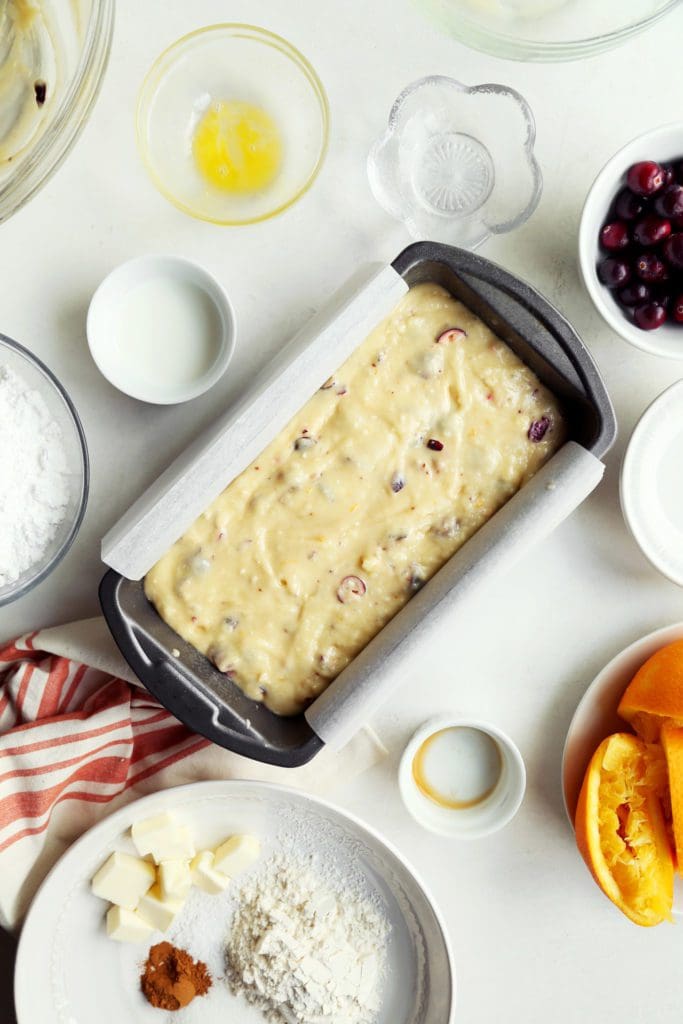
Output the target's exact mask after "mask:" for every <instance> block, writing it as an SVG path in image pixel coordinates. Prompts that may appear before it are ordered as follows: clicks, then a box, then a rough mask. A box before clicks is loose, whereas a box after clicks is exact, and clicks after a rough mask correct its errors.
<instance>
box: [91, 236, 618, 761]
mask: <svg viewBox="0 0 683 1024" xmlns="http://www.w3.org/2000/svg"><path fill="white" fill-rule="evenodd" d="M383 275H384V276H383V277H381V278H377V279H375V282H374V284H372V285H371V286H368V289H369V290H372V289H374V293H375V298H376V297H377V295H376V293H377V292H378V289H379V288H380V285H381V286H382V287H386V286H387V282H388V288H389V291H391V290H392V288H394V285H393V284H392V282H393V281H398V280H399V279H402V280H401V281H399V284H401V287H402V289H403V291H405V289H406V287H410V286H412V285H415V284H418V283H420V282H423V281H432V282H435V283H437V284H440V285H442V286H443V287H444V288H446V289H447V290H448V291H449V292H450V293H451V294H452V295H453V296H454V297H455V298H456V299H459V300H460V301H462V302H463V303H464V304H465V305H466V306H468V307H469V308H470V309H471V310H472V311H473V312H474V313H476V314H477V315H478V316H479V317H480V318H481V319H482V320H483V321H484V322H485V323H487V324H488V325H489V327H490V328H491V329H492V330H493V331H495V333H496V334H497V335H498V336H499V337H501V338H502V339H503V340H504V341H505V342H506V343H507V344H508V345H509V347H510V348H511V349H512V350H513V351H514V352H515V353H516V354H517V355H518V356H519V357H520V358H521V359H522V360H523V361H524V362H525V363H526V364H527V365H528V366H530V367H531V368H532V369H533V370H534V371H535V373H536V374H537V375H538V377H539V378H540V379H541V381H542V382H543V383H544V384H545V385H546V386H547V387H548V388H549V389H550V390H551V391H552V392H553V393H554V394H555V395H556V396H557V397H558V398H559V399H560V400H561V401H562V403H563V407H564V412H565V415H566V419H567V423H568V430H569V440H568V442H567V443H566V444H565V445H564V446H563V448H562V449H560V451H559V452H557V453H556V454H555V455H554V456H553V458H552V459H550V460H549V462H548V463H547V464H546V465H545V466H544V467H542V469H541V470H540V471H539V472H538V473H537V474H536V475H535V476H534V477H533V478H532V479H531V480H530V481H529V482H528V483H527V484H526V485H525V486H524V487H523V488H522V489H521V490H520V491H519V492H518V493H517V494H516V495H514V496H513V498H511V499H510V501H508V502H507V504H506V505H504V506H503V508H502V509H500V510H499V511H498V512H497V513H496V514H495V515H494V516H493V517H492V518H491V519H490V520H489V521H488V522H487V523H486V524H485V525H484V526H483V527H482V528H481V529H480V530H479V531H478V532H477V533H476V534H475V535H474V536H473V537H471V538H470V539H469V540H468V541H467V542H466V543H465V544H464V545H463V546H462V548H460V549H459V551H458V552H456V554H455V555H454V556H453V557H452V558H451V559H450V560H449V561H448V562H447V563H446V565H445V566H443V567H442V569H441V570H439V572H437V573H436V574H435V576H434V577H432V579H431V580H430V581H429V582H428V583H427V584H426V585H425V586H424V587H423V588H422V590H420V591H419V593H418V594H416V595H415V596H414V597H413V598H412V599H411V600H410V601H409V602H408V604H406V605H405V606H404V608H403V609H401V611H399V612H398V614H397V615H396V616H394V618H393V619H392V620H391V621H390V622H389V623H388V624H387V625H386V626H385V627H384V628H383V629H382V630H381V631H380V633H378V634H377V636H376V637H375V638H374V639H373V640H371V641H370V643H369V644H368V645H367V646H366V647H365V649H364V650H363V651H362V652H361V653H360V654H359V655H358V656H357V657H356V658H354V660H353V661H352V662H351V663H350V665H348V666H347V668H346V669H345V670H344V671H343V672H342V673H341V674H340V675H339V676H338V677H337V679H335V680H334V681H333V682H332V683H331V684H330V685H329V687H328V688H327V690H325V691H324V692H323V693H322V694H321V695H320V696H319V697H318V698H317V699H316V700H315V701H314V702H313V704H311V706H310V707H309V708H308V709H307V710H306V711H305V712H304V713H302V714H299V715H295V716H292V717H287V718H283V717H280V716H277V715H275V714H273V713H272V712H271V711H269V710H268V709H267V708H266V707H264V706H263V705H261V704H258V703H256V702H254V701H252V700H250V699H249V698H248V697H247V696H246V695H245V694H244V693H243V692H242V691H241V690H240V689H239V687H237V686H236V685H235V684H234V683H232V682H231V681H230V680H229V679H228V678H227V677H226V676H225V675H223V674H222V673H220V672H219V671H218V670H217V669H216V668H215V666H214V665H212V664H211V662H210V661H208V659H207V658H205V657H204V656H203V655H202V654H200V653H199V652H198V651H197V650H196V649H195V648H193V647H192V646H191V645H190V644H188V643H187V642H185V641H184V640H182V639H181V638H180V637H179V636H178V635H177V634H176V633H175V632H174V631H173V630H172V629H171V628H170V627H169V626H168V625H167V624H166V623H165V622H164V621H163V620H162V619H161V618H160V617H159V615H158V614H157V612H156V610H155V609H154V608H153V606H152V605H151V604H150V603H149V602H148V600H147V598H146V597H145V593H144V589H143V582H142V580H141V579H132V578H127V577H128V576H130V575H133V570H132V569H131V570H130V571H128V572H127V573H126V575H124V574H123V572H121V571H116V569H117V568H118V566H119V565H120V564H124V565H125V564H126V561H125V558H123V557H122V556H120V555H119V554H118V552H120V551H121V550H131V551H137V550H138V548H139V545H140V538H143V539H144V537H145V531H147V534H149V535H152V534H153V535H154V536H155V537H156V536H157V535H158V533H159V530H158V529H155V526H154V518H153V515H152V513H150V508H151V509H152V512H154V511H155V510H158V509H161V510H162V511H164V510H167V509H168V507H169V505H170V503H171V502H172V501H174V502H175V503H176V504H177V503H178V497H179V494H180V495H181V497H182V486H183V480H184V479H185V478H186V477H187V469H186V467H187V466H188V465H189V466H191V465H192V464H193V463H192V459H194V458H195V457H196V454H197V452H203V453H204V455H206V453H207V452H209V454H210V453H211V451H213V450H214V448H212V447H211V445H214V447H215V436H214V438H213V440H212V441H211V442H210V443H209V442H207V443H206V444H204V446H202V444H201V443H197V444H195V445H194V446H193V447H192V450H191V452H190V454H189V459H190V461H189V462H187V461H186V463H185V464H184V466H183V464H182V463H181V464H180V465H179V466H176V467H175V469H174V467H171V469H169V471H167V474H165V475H164V477H162V478H161V480H160V481H159V482H158V483H157V486H156V489H155V490H154V493H153V499H152V498H150V497H149V496H143V498H142V499H140V502H139V503H137V504H136V506H134V507H133V509H132V510H131V512H130V514H127V516H126V517H124V520H123V521H122V524H119V526H118V527H117V528H115V529H114V530H113V531H112V532H111V537H110V539H109V543H106V541H107V538H105V543H103V558H104V560H105V561H106V562H107V563H108V564H110V565H114V566H115V568H113V569H110V570H109V571H108V572H107V573H106V574H105V576H104V578H103V580H102V582H101V585H100V601H101V605H102V610H103V612H104V615H105V618H106V620H107V622H108V624H109V628H110V629H111V632H112V634H113V636H114V639H115V640H116V642H117V644H118V646H119V648H120V649H121V651H122V653H123V655H124V657H125V658H126V660H127V661H128V663H129V665H130V666H131V668H132V669H133V670H134V672H135V673H136V675H137V676H138V677H139V678H140V680H141V681H142V683H143V684H144V685H145V686H146V687H147V689H148V690H149V691H150V692H151V693H152V694H154V696H155V697H157V699H158V700H159V701H160V702H161V703H162V704H163V705H164V706H165V707H167V708H168V709H169V711H171V712H172V713H173V714H174V715H175V716H176V717H177V718H179V719H180V721H182V722H184V723H185V724H186V725H187V726H189V727H190V728H191V729H193V730H195V731H196V732H198V733H201V734H202V735H204V736H206V737H208V738H209V739H211V740H213V742H215V743H217V744H218V745H219V746H222V747H225V748H227V749H229V750H232V751H235V752H236V753H239V754H243V755H245V756H247V757H251V758H254V759H256V760H258V761H264V762H267V763H270V764H276V765H281V766H286V767H294V766H297V765H301V764H304V763H306V762H307V761H310V760H311V758H313V757H314V756H315V754H316V753H317V752H318V751H319V750H320V749H321V748H322V746H323V745H324V744H325V743H329V744H331V745H333V746H339V745H341V744H342V743H343V742H345V741H346V740H347V739H348V738H349V736H350V735H352V733H353V732H354V731H355V729H357V728H358V727H359V726H360V725H361V724H362V722H363V721H364V720H366V718H367V717H368V716H369V715H370V714H371V713H372V712H373V711H374V710H375V709H376V707H377V706H378V705H379V703H380V702H381V701H382V700H384V699H386V698H387V696H388V695H389V694H390V692H391V689H392V666H393V665H394V664H395V662H396V660H397V659H398V658H399V657H401V651H402V648H403V647H404V645H405V644H407V643H411V642H414V641H415V640H416V639H417V637H418V635H419V633H420V632H422V631H423V630H424V629H425V628H426V627H427V623H428V622H429V623H430V624H433V623H434V622H435V621H436V620H438V618H439V616H437V615H435V614H434V613H435V610H436V608H437V606H438V607H439V611H440V612H442V611H443V612H444V613H445V612H446V611H448V610H449V608H454V607H456V606H457V603H458V602H459V601H464V600H467V597H468V595H469V593H470V592H471V590H472V589H473V588H474V586H478V585H479V584H480V582H481V581H482V580H483V579H485V578H486V577H487V576H488V575H489V574H490V573H491V572H492V571H495V570H496V569H497V568H500V567H501V566H504V565H506V564H508V563H510V562H512V561H513V560H515V559H516V558H518V557H519V556H520V555H521V554H522V553H523V552H524V550H525V549H526V548H528V547H530V546H531V544H532V543H534V542H535V541H536V540H537V539H538V538H540V537H542V536H543V535H544V534H546V533H547V532H549V531H550V530H551V529H552V528H554V526H556V525H557V524H558V523H559V522H560V521H561V520H562V519H564V518H565V517H566V516H567V515H568V514H569V513H570V512H571V511H572V510H573V509H574V508H575V507H576V505H578V504H579V503H580V501H582V500H583V499H584V498H585V497H586V495H587V494H588V493H589V492H590V491H591V490H592V489H593V488H594V487H595V486H596V485H597V483H598V482H599V479H600V477H601V475H602V470H603V467H602V464H601V463H600V461H599V460H600V459H601V458H602V456H604V455H605V453H606V452H607V451H608V449H609V448H610V446H611V445H612V443H613V441H614V438H615V436H616V422H615V418H614V412H613V409H612V405H611V402H610V400H609V397H608V395H607V392H606V390H605V387H604V385H603V383H602V380H601V378H600V375H599V373H598V370H597V368H596V366H595V363H594V362H593V360H592V358H591V356H590V355H589V353H588V351H587V350H586V348H585V346H584V345H583V343H582V342H581V339H580V338H579V337H578V335H577V334H576V332H575V331H574V329H573V328H572V327H571V326H570V324H569V323H568V322H567V320H565V318H564V317H563V316H562V315H561V314H560V313H559V312H558V310H556V309H555V308H554V307H553V306H552V305H551V304H550V303H549V302H548V301H547V300H546V299H544V298H543V297H542V296H541V295H540V294H539V293H538V292H537V291H535V289H533V288H532V287H531V286H530V285H528V284H526V283H524V282H523V281H521V280H520V279H519V278H516V277H514V276H513V275H512V274H510V273H508V272H507V271H506V270H503V269H502V268H501V267H498V266H497V265H496V264H494V263H491V262H490V261H488V260H485V259H483V258H482V257H480V256H477V255H474V254H473V253H470V252H466V251H464V250H460V249H455V248H451V247H449V246H445V245H440V244H437V243H432V242H418V243H416V244H414V245H411V246H409V247H408V248H407V249H405V250H404V251H403V252H402V253H401V254H400V255H399V256H398V257H397V258H396V259H395V260H394V261H393V263H392V264H391V269H389V268H385V270H384V271H383ZM378 281H379V282H380V284H378V283H377V282H378ZM397 295H398V293H396V292H395V288H394V291H393V293H392V295H391V301H390V303H389V307H388V308H387V309H386V310H383V311H382V314H381V315H380V316H378V317H377V319H376V321H375V323H377V322H379V320H380V319H381V318H382V316H383V315H385V314H386V312H388V311H389V308H391V307H393V305H395V304H396V301H397ZM363 298H364V294H363V290H361V292H359V293H358V294H357V296H356V298H355V300H354V301H355V304H354V303H351V304H350V305H347V307H346V309H345V312H344V315H343V316H339V314H337V317H338V319H335V316H334V315H333V316H332V319H331V321H329V320H328V321H327V322H325V321H324V320H323V321H322V322H323V323H325V331H324V332H322V331H319V332H318V333H317V335H314V336H313V338H312V340H311V341H310V345H309V346H308V347H307V348H305V349H304V350H303V358H304V359H305V360H307V362H306V363H305V364H304V365H306V366H310V365H312V363H311V361H312V360H313V359H314V356H315V354H316V345H317V346H318V348H322V347H324V348H325V349H326V350H329V348H330V345H329V343H328V341H329V338H330V337H331V336H333V335H334V327H335V324H336V323H339V324H340V325H343V330H344V331H345V332H347V333H348V332H349V319H351V320H353V319H354V317H355V318H356V319H360V313H359V312H358V311H359V310H366V311H367V309H369V308H374V307H370V306H368V305H367V303H366V304H365V306H364V305H363ZM377 308H379V307H377ZM344 317H345V319H344ZM372 326H374V324H367V323H362V324H360V323H359V324H357V325H356V327H357V328H358V330H357V334H358V340H357V341H356V342H355V344H358V343H360V341H362V340H363V338H364V337H365V336H366V334H367V333H369V329H371V327H372ZM361 328H362V329H361ZM340 330H342V327H340ZM322 333H325V339H324V340H325V345H324V346H322V345H321V344H320V339H321V337H322ZM327 358H328V359H329V354H328V356H327ZM342 361H343V360H342V359H339V361H338V362H337V363H336V364H335V365H334V366H332V368H331V370H334V369H336V368H337V366H338V365H340V364H341V362H342ZM321 367H322V368H321V371H320V378H319V380H318V382H317V384H316V385H315V386H318V385H319V384H320V383H321V382H322V381H323V380H325V379H326V377H327V376H328V375H329V372H331V370H328V367H327V366H324V367H323V366H322V363H321ZM325 371H328V372H325ZM314 372H315V371H314ZM276 384H277V380H275V381H273V380H272V378H271V382H270V383H268V384H267V385H266V386H265V388H264V389H262V391H261V399H264V401H263V402H262V407H263V408H267V407H268V404H269V403H268V399H269V396H270V397H272V395H271V392H272V389H273V388H274V387H275V386H276ZM306 386H307V385H306ZM313 390H314V388H310V387H308V390H307V391H304V393H303V394H301V396H300V401H298V405H297V406H296V408H300V407H301V406H302V405H303V404H304V402H305V401H306V400H307V398H308V397H309V396H310V394H311V393H312V391H313ZM271 408H272V404H271ZM296 408H295V409H294V410H293V411H296ZM252 409H253V406H252ZM238 412H239V415H238V416H233V418H232V421H231V422H230V423H229V424H228V427H225V428H221V431H222V434H221V436H222V437H223V438H225V437H226V436H228V434H227V431H228V430H232V431H234V430H235V429H236V425H237V427H239V429H240V430H241V431H242V432H243V433H244V429H245V427H244V424H245V422H246V423H249V413H250V407H249V403H246V406H245V408H244V409H241V408H240V409H239V410H238ZM262 415H263V414H262V413H259V412H258V411H257V413H256V415H255V416H254V417H253V419H254V422H253V423H251V424H250V427H249V436H250V437H253V438H254V439H255V440H254V443H255V444H256V442H257V441H259V443H260V441H262V443H260V447H259V448H257V449H256V450H255V451H254V457H255V456H256V455H257V454H258V452H259V451H260V450H262V449H263V448H264V447H265V446H266V444H267V443H268V440H270V437H266V436H265V435H264V432H263V429H262V427H263V424H262V423H260V422H259V417H260V416H262ZM277 432H278V431H277V430H276V431H275V433H277ZM219 433H221V432H220V431H219ZM241 436H242V435H240V437H241ZM273 436H274V434H273ZM249 461H251V458H250V459H249ZM238 469H239V467H238ZM171 470H174V471H173V472H171ZM239 471H241V470H239ZM236 475H237V471H235V472H233V471H232V470H231V472H230V475H229V477H228V479H219V480H218V481H217V484H216V487H217V490H216V493H219V491H220V490H222V489H223V487H225V486H227V484H228V483H229V480H230V479H232V478H233V477H234V476H236ZM143 499H145V500H143ZM208 503H209V501H208V500H207V501H206V502H205V504H204V505H203V506H202V507H206V505H207V504H208ZM181 504H182V502H181ZM191 512H192V518H194V515H195V512H194V510H191ZM190 521H191V520H190ZM172 524H173V517H171V526H170V527H169V529H172V528H173V526H172ZM187 525H189V522H188V523H183V522H180V521H178V523H177V526H176V532H175V534H174V536H173V537H172V539H175V537H177V536H179V535H180V534H181V533H182V532H184V529H185V528H186V526H187ZM141 531H142V532H141ZM162 532H163V531H162ZM131 538H132V541H133V543H129V544H128V548H127V549H126V544H125V541H126V540H128V541H130V540H131ZM171 542H172V540H171ZM150 551H152V552H153V554H154V556H155V557H154V559H153V560H156V557H158V555H159V553H160V552H158V551H155V549H154V544H152V546H151V548H150ZM149 557H152V556H151V555H150V556H149ZM151 564H152V563H150V565H149V566H147V568H149V567H151ZM134 571H135V572H139V573H141V572H142V571H146V568H144V567H143V566H141V565H138V564H136V566H135V570H134Z"/></svg>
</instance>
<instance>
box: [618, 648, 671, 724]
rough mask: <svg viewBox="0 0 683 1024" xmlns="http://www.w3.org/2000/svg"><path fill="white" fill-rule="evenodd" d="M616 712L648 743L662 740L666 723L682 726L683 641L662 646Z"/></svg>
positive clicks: (642, 667) (639, 674)
mask: <svg viewBox="0 0 683 1024" xmlns="http://www.w3.org/2000/svg"><path fill="white" fill-rule="evenodd" d="M617 712H618V714H619V715H620V716H621V718H623V719H624V720H625V721H626V722H628V723H629V724H630V725H631V726H632V727H633V729H634V730H635V731H636V732H637V733H638V735H639V736H641V737H642V738H643V739H644V740H646V741H647V742H648V743H654V742H656V741H657V740H658V739H659V737H660V733H661V730H662V726H663V725H664V723H665V722H667V721H671V722H673V723H674V724H676V725H680V726H683V640H675V641H674V642H673V643H671V644H667V645H666V647H661V648H660V649H659V650H658V651H656V652H655V653H654V654H653V655H652V656H651V657H650V658H648V659H647V661H646V662H645V664H644V665H641V667H640V668H639V669H638V671H637V672H636V674H635V676H634V677H633V679H632V680H631V682H630V683H629V684H628V686H627V687H626V689H625V690H624V693H623V695H622V698H621V700H620V701H619V707H618V708H617Z"/></svg>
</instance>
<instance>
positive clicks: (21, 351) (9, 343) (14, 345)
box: [0, 334, 90, 608]
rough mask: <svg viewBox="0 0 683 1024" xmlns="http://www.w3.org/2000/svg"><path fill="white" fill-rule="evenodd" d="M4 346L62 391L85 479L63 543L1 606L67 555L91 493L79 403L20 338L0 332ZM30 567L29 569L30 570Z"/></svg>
mask: <svg viewBox="0 0 683 1024" xmlns="http://www.w3.org/2000/svg"><path fill="white" fill-rule="evenodd" d="M3 348H8V349H11V350H12V351H14V352H17V353H18V355H20V356H21V357H22V358H24V359H25V360H26V361H27V362H28V363H32V364H33V366H34V367H35V368H36V369H37V370H38V371H39V373H41V374H42V376H43V377H44V378H45V379H46V381H47V383H48V384H50V385H52V387H53V388H54V390H55V391H57V393H58V394H59V396H60V398H61V399H62V401H63V402H64V405H65V406H66V410H67V412H68V413H69V415H70V416H71V419H72V421H73V424H74V426H75V428H76V434H77V435H78V439H79V441H80V445H81V455H82V458H83V480H82V484H81V497H80V500H79V506H78V511H77V513H76V515H75V517H74V521H73V523H72V524H71V529H70V530H69V532H68V534H67V535H66V537H65V538H64V540H63V541H62V543H61V545H60V546H59V547H58V548H57V550H56V551H55V553H54V554H53V556H52V558H51V559H50V560H49V561H48V562H46V564H45V565H44V566H43V568H42V569H41V570H40V572H39V573H37V574H36V575H35V576H30V577H29V579H27V580H26V581H25V582H24V583H22V584H20V585H18V586H17V587H16V589H14V590H10V592H9V593H8V594H5V595H3V596H1V597H0V608H2V607H3V606H4V605H7V604H10V602H12V601H16V600H17V598H19V597H23V596H24V595H25V594H27V593H28V592H29V591H30V590H33V588H34V587H36V586H37V585H38V584H39V583H42V581H43V580H44V579H46V577H47V576H49V575H50V573H51V572H52V570H53V569H55V568H56V566H57V565H58V564H59V563H60V562H61V560H62V559H63V558H64V556H65V555H66V553H67V551H68V550H69V548H70V547H71V545H72V544H73V542H74V540H75V539H76V535H77V534H78V531H79V530H80V528H81V523H82V522H83V517H84V516H85V510H86V507H87V504H88V495H89V492H90V459H89V457H88V445H87V442H86V439H85V432H84V430H83V424H82V423H81V420H80V417H79V415H78V413H77V411H76V407H75V405H74V404H73V402H72V401H71V398H70V397H69V395H68V392H67V391H66V388H65V387H64V385H63V384H62V383H61V382H60V381H59V380H58V379H57V377H55V375H54V373H53V372H52V370H50V369H49V368H48V367H47V366H46V365H45V363H44V362H42V360H40V359H39V358H38V357H37V356H36V355H34V354H33V352H30V351H29V350H28V349H27V348H25V347H24V346H23V345H20V344H19V342H18V341H14V339H13V338H9V337H8V336H7V335H6V334H0V353H1V352H2V349H3ZM29 571H30V570H29Z"/></svg>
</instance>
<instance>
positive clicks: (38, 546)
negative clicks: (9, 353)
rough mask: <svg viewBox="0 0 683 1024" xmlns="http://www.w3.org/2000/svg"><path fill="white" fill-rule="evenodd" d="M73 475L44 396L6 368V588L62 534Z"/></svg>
mask: <svg viewBox="0 0 683 1024" xmlns="http://www.w3.org/2000/svg"><path fill="white" fill-rule="evenodd" d="M67 474H68V467H67V461H66V453H65V451H64V444H63V438H62V432H61V430H60V427H59V424H58V423H56V422H55V420H54V419H53V418H52V417H51V415H50V411H49V409H48V407H47V405H46V404H45V402H44V400H43V398H42V397H41V396H40V395H39V394H38V392H37V391H35V390H34V389H32V388H31V387H29V385H28V384H27V383H26V382H25V381H24V380H22V378H21V377H19V376H18V375H17V374H16V373H14V371H13V370H10V368H9V367H8V366H3V365H2V364H0V587H2V586H4V585H6V584H8V583H13V582H14V581H15V580H16V579H18V578H19V576H21V574H22V573H23V572H25V571H26V570H27V569H29V568H30V567H31V566H32V565H33V564H34V563H35V562H37V561H38V559H39V558H40V557H41V555H42V554H43V553H44V552H45V550H46V548H47V547H48V545H49V544H50V541H51V540H52V539H53V537H54V536H55V534H56V533H57V530H58V528H59V525H60V524H61V523H62V521H63V520H64V517H65V515H66V509H67V504H68V501H69V481H68V476H67Z"/></svg>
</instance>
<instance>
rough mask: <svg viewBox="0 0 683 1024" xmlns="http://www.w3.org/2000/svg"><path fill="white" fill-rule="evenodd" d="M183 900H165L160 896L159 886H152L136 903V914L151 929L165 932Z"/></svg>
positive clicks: (180, 907) (181, 907)
mask: <svg viewBox="0 0 683 1024" xmlns="http://www.w3.org/2000/svg"><path fill="white" fill-rule="evenodd" d="M184 903H185V900H165V899H164V898H163V896H162V895H161V886H160V885H159V884H158V883H157V884H156V885H153V886H152V888H151V889H150V890H149V892H147V893H145V895H144V896H143V897H142V899H141V900H140V902H139V903H138V910H137V912H138V914H139V915H140V917H141V918H142V919H143V921H146V922H147V923H148V924H149V925H151V927H152V928H156V929H157V931H160V932H165V931H166V929H167V928H169V927H170V925H171V923H172V922H173V919H174V917H175V916H176V914H179V913H180V911H181V910H182V909H183V905H184Z"/></svg>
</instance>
